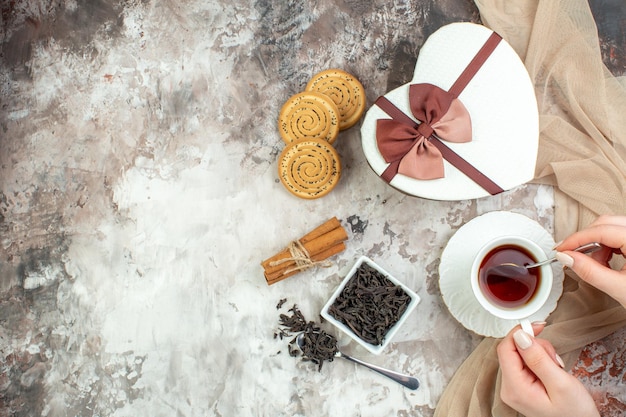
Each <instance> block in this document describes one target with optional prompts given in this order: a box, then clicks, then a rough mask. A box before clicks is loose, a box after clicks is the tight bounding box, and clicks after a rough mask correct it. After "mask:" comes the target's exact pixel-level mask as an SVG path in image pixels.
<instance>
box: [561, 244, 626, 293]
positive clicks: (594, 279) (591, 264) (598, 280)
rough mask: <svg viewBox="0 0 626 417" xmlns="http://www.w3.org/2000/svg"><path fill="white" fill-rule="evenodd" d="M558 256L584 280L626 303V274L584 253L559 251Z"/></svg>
mask: <svg viewBox="0 0 626 417" xmlns="http://www.w3.org/2000/svg"><path fill="white" fill-rule="evenodd" d="M556 258H557V259H558V261H559V262H561V263H562V264H563V265H565V266H566V267H568V268H570V269H571V270H572V271H574V272H575V273H576V275H578V276H579V277H580V278H581V279H582V280H584V281H586V282H588V283H589V284H591V285H593V286H594V287H596V288H597V289H599V290H601V291H603V292H605V293H607V294H608V295H610V296H612V297H613V298H615V299H617V300H618V301H620V302H621V303H622V304H624V301H626V300H622V299H621V298H625V297H626V275H624V273H623V272H624V271H622V272H619V271H615V270H613V269H611V268H608V267H606V266H604V265H602V264H600V263H598V262H597V261H596V260H595V259H593V258H591V257H589V256H587V255H584V254H582V253H578V252H573V251H567V252H557V254H556Z"/></svg>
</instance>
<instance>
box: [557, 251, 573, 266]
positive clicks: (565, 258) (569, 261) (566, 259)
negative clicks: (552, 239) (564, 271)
mask: <svg viewBox="0 0 626 417" xmlns="http://www.w3.org/2000/svg"><path fill="white" fill-rule="evenodd" d="M555 256H556V260H557V261H559V262H561V263H562V264H563V265H564V266H566V267H568V268H571V267H572V265H574V258H572V257H571V256H569V255H568V254H566V253H563V252H557V253H556V255H555Z"/></svg>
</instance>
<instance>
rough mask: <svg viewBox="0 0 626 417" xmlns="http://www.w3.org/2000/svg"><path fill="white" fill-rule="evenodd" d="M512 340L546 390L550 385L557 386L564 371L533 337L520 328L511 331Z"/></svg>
mask: <svg viewBox="0 0 626 417" xmlns="http://www.w3.org/2000/svg"><path fill="white" fill-rule="evenodd" d="M513 340H514V341H515V345H516V346H517V351H518V352H519V354H520V356H521V357H522V360H523V361H524V363H525V364H526V366H527V367H528V369H530V370H531V371H532V372H533V373H534V374H535V375H536V376H537V378H539V379H540V380H541V382H543V385H544V387H545V388H546V390H547V391H550V387H555V386H558V384H559V383H560V381H561V380H562V378H563V372H564V371H563V370H562V369H561V368H560V367H559V365H557V364H556V363H555V362H554V360H553V359H552V358H551V357H550V355H549V354H548V352H546V350H545V349H544V348H543V347H542V346H541V345H540V344H539V343H537V341H536V340H535V338H534V337H532V336H530V335H529V334H528V333H526V332H525V331H523V330H521V329H520V330H517V331H516V332H515V333H513Z"/></svg>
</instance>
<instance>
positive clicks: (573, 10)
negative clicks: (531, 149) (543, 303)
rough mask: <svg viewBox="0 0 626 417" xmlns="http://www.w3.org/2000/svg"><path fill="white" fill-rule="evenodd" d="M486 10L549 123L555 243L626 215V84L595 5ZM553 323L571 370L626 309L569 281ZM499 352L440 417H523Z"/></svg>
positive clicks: (474, 357) (459, 382)
mask: <svg viewBox="0 0 626 417" xmlns="http://www.w3.org/2000/svg"><path fill="white" fill-rule="evenodd" d="M476 4H477V6H478V8H479V10H480V14H481V18H482V21H483V24H484V25H485V26H487V27H489V28H491V29H492V30H494V31H496V32H497V33H499V34H500V35H501V36H502V37H503V38H504V39H506V40H507V41H508V42H509V43H510V44H511V46H512V47H513V49H515V50H516V51H517V53H518V54H519V56H520V57H521V58H522V60H523V61H524V64H525V66H526V68H527V70H528V72H529V74H530V77H531V79H532V80H533V82H534V85H535V93H536V96H537V103H538V106H539V115H540V119H539V125H540V143H539V155H538V158H537V168H536V175H535V177H536V178H535V182H537V183H543V184H550V185H553V186H554V187H555V239H556V240H557V241H558V240H561V239H563V238H564V237H566V236H567V235H569V234H570V233H572V232H574V231H576V230H579V229H581V228H583V227H585V226H586V225H588V224H589V223H590V222H591V221H593V220H594V219H595V218H596V217H597V216H598V215H599V214H622V215H623V214H626V84H620V80H619V79H617V78H615V77H613V76H612V75H611V74H610V73H609V71H608V70H607V69H606V67H605V66H604V65H603V63H602V58H601V55H600V47H599V41H598V36H597V28H596V24H595V22H594V19H593V16H592V14H591V10H590V9H589V4H588V3H587V1H586V0H516V1H510V0H476ZM622 81H623V80H622ZM520 123H523V120H520ZM512 128H514V127H512ZM617 262H620V260H617ZM622 264H623V261H622V263H621V264H614V265H613V266H614V267H621V265H622ZM548 323H549V324H548V326H547V327H546V329H545V330H544V331H543V333H542V337H544V338H546V339H548V340H549V341H550V342H552V344H554V346H555V348H556V350H557V352H558V353H559V354H560V355H561V356H562V357H563V359H564V361H565V363H566V367H568V368H569V367H571V366H572V365H573V363H574V362H575V361H576V359H577V358H578V356H579V354H580V350H581V348H582V347H584V346H585V345H587V344H589V343H591V342H593V341H596V340H598V339H601V338H603V337H605V336H607V335H609V334H611V333H613V332H614V331H615V330H617V329H619V328H621V327H623V326H625V325H626V309H624V308H623V307H622V306H621V305H619V304H618V303H616V302H615V301H614V300H613V299H611V298H610V297H608V296H607V295H605V294H604V293H602V292H600V291H598V290H596V289H594V288H592V287H590V286H589V285H587V284H586V283H584V282H582V281H579V279H578V278H577V277H576V276H575V275H574V274H571V271H568V273H567V275H566V280H565V288H564V292H563V296H562V298H561V299H560V301H559V304H558V306H557V309H556V310H555V311H554V312H553V313H552V314H551V315H550V317H549V318H548ZM497 344H498V340H496V339H492V338H485V339H484V340H483V341H482V342H481V343H480V344H479V345H478V347H477V348H476V350H475V351H474V352H473V353H472V354H471V355H470V356H469V357H468V358H467V359H466V360H465V362H464V363H463V364H462V365H461V367H460V368H459V369H458V371H457V372H456V374H455V375H454V377H453V378H452V380H451V381H450V384H449V385H448V387H447V388H446V390H445V392H444V393H443V395H442V397H441V399H440V401H439V404H438V405H437V409H436V411H435V416H436V417H457V416H463V417H465V416H471V417H476V416H492V415H493V416H497V417H513V416H517V415H518V414H517V413H516V412H515V411H514V410H512V409H511V408H510V407H508V406H506V405H505V404H503V403H502V401H501V400H500V396H499V392H500V381H499V379H500V376H499V365H498V359H497V356H496V351H495V349H496V346H497Z"/></svg>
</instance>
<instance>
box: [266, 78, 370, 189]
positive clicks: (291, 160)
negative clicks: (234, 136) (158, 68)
mask: <svg viewBox="0 0 626 417" xmlns="http://www.w3.org/2000/svg"><path fill="white" fill-rule="evenodd" d="M364 111H365V91H364V89H363V86H362V85H361V83H360V82H359V81H358V80H357V79H356V78H355V77H353V76H352V75H350V74H349V73H347V72H345V71H343V70H340V69H329V70H325V71H322V72H320V73H318V74H316V75H314V76H313V78H311V80H310V81H309V82H308V84H307V85H306V88H305V91H303V92H301V93H298V94H295V95H293V96H291V97H290V98H289V99H288V100H287V101H286V102H285V104H284V105H283V107H282V108H281V110H280V115H279V117H278V131H279V132H280V136H281V138H282V139H283V141H284V142H285V143H286V144H287V147H286V148H285V149H284V150H283V152H282V153H281V154H280V157H279V161H278V176H279V178H280V181H281V182H282V183H283V185H284V186H285V188H287V190H289V191H290V192H291V193H292V194H294V195H296V196H298V197H301V198H307V199H313V198H319V197H322V196H324V195H326V194H328V193H329V192H330V191H331V190H332V189H333V188H334V187H335V185H337V182H338V181H339V177H340V176H341V162H340V160H339V155H338V154H337V151H336V150H335V148H334V147H333V143H334V142H335V140H336V139H337V135H338V134H339V131H341V130H345V129H348V128H350V127H352V126H354V125H355V124H356V123H357V122H358V121H359V119H360V118H361V116H362V115H363V112H364Z"/></svg>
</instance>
